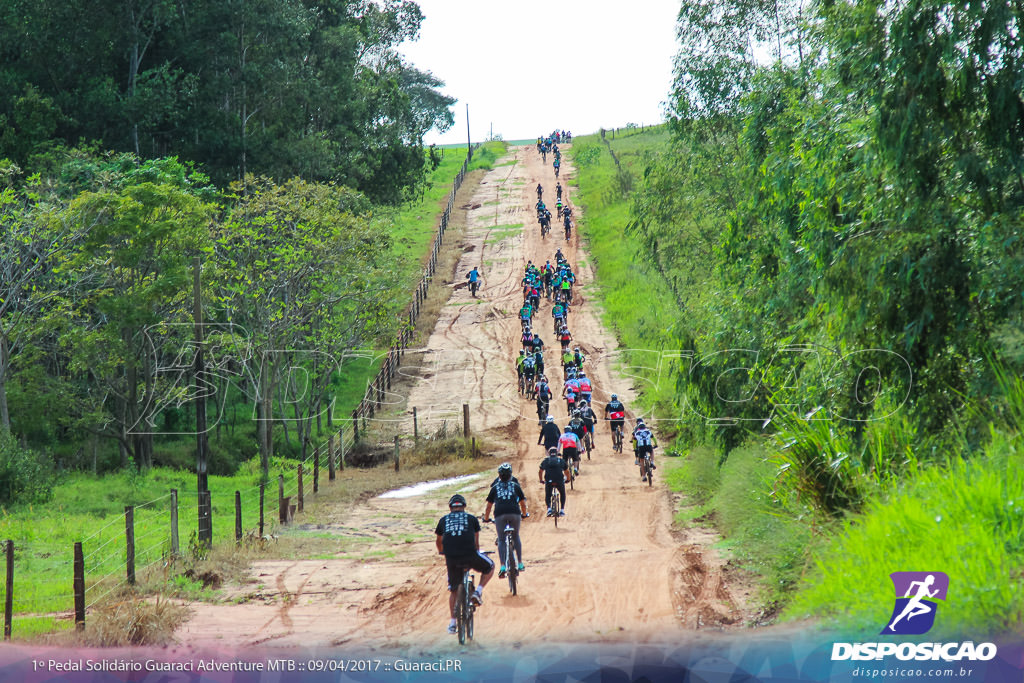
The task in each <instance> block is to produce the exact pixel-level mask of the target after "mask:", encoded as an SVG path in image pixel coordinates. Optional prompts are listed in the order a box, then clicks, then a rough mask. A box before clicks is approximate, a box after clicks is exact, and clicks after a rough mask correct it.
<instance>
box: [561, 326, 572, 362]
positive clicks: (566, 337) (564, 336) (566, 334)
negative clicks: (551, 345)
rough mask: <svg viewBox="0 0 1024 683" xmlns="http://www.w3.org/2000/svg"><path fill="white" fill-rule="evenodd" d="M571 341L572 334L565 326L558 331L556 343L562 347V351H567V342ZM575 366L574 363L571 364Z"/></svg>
mask: <svg viewBox="0 0 1024 683" xmlns="http://www.w3.org/2000/svg"><path fill="white" fill-rule="evenodd" d="M571 341H572V332H570V331H569V328H568V327H566V326H565V325H562V329H560V330H559V331H558V342H559V343H560V344H561V345H562V351H568V350H569V342H571ZM573 364H574V365H575V363H573Z"/></svg>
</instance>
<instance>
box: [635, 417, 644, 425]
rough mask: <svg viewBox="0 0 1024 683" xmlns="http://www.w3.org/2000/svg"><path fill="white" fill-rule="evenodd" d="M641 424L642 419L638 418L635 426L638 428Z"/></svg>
mask: <svg viewBox="0 0 1024 683" xmlns="http://www.w3.org/2000/svg"><path fill="white" fill-rule="evenodd" d="M643 423H644V419H643V418H642V417H638V418H637V419H636V426H637V427H639V426H640V425H642V424H643Z"/></svg>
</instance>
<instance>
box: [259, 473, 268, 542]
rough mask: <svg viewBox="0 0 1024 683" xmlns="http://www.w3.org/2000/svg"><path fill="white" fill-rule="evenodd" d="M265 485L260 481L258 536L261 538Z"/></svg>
mask: <svg viewBox="0 0 1024 683" xmlns="http://www.w3.org/2000/svg"><path fill="white" fill-rule="evenodd" d="M266 489H267V485H266V484H265V483H264V482H262V481H261V482H260V538H261V539H262V538H263V498H264V495H265V494H266Z"/></svg>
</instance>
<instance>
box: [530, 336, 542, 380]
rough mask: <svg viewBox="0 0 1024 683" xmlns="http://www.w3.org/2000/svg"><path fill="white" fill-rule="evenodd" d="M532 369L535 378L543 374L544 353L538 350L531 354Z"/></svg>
mask: <svg viewBox="0 0 1024 683" xmlns="http://www.w3.org/2000/svg"><path fill="white" fill-rule="evenodd" d="M541 343H543V342H541ZM533 367H534V368H535V372H536V374H537V377H540V376H541V375H543V374H544V352H543V351H541V350H540V349H539V348H538V349H537V350H536V351H534V352H533Z"/></svg>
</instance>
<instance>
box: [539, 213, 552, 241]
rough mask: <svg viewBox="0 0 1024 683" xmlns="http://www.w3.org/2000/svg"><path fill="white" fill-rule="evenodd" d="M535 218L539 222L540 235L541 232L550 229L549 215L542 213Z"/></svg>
mask: <svg viewBox="0 0 1024 683" xmlns="http://www.w3.org/2000/svg"><path fill="white" fill-rule="evenodd" d="M537 220H538V221H539V222H540V231H541V235H542V236H543V233H545V232H547V231H549V230H551V216H549V215H547V213H543V214H541V215H540V216H538V218H537Z"/></svg>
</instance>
